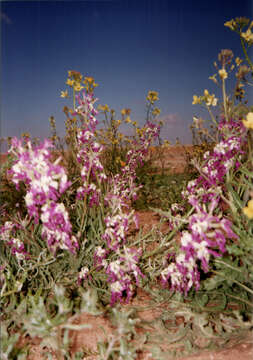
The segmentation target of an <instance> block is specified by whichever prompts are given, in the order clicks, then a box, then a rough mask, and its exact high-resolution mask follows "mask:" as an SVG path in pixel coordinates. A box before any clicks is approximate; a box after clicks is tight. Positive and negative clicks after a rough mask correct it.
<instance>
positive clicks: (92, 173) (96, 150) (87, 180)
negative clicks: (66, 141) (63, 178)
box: [74, 92, 107, 206]
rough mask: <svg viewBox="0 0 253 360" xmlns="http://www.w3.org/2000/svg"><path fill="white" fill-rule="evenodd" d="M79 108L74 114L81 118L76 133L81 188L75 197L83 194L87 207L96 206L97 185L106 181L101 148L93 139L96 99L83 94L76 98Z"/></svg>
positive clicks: (95, 122)
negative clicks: (86, 199)
mask: <svg viewBox="0 0 253 360" xmlns="http://www.w3.org/2000/svg"><path fill="white" fill-rule="evenodd" d="M77 101H78V103H79V106H78V107H77V108H76V111H75V112H74V115H75V114H78V115H79V116H80V118H81V128H80V129H79V131H78V133H77V149H78V152H77V161H78V163H79V164H80V166H81V178H82V181H83V184H82V186H80V187H79V188H78V190H77V197H78V198H79V199H83V198H84V196H85V194H86V195H87V196H89V206H93V205H94V204H95V205H98V204H99V201H100V193H101V189H100V186H99V184H98V183H100V182H101V181H104V180H106V178H107V177H106V174H105V173H104V168H103V165H102V164H101V162H100V156H101V153H102V151H103V146H102V145H101V144H99V143H98V142H97V141H96V139H95V131H96V126H97V119H96V117H95V115H96V114H97V111H96V110H95V108H94V106H93V104H94V103H95V101H96V99H93V97H92V95H90V94H87V95H86V94H85V92H83V94H82V96H80V95H79V96H77ZM97 182H98V183H97Z"/></svg>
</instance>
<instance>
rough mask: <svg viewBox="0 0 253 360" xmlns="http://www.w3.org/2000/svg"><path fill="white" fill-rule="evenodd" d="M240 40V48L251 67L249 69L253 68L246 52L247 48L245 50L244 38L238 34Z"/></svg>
mask: <svg viewBox="0 0 253 360" xmlns="http://www.w3.org/2000/svg"><path fill="white" fill-rule="evenodd" d="M240 40H241V45H242V50H243V52H244V55H245V57H246V60H247V62H248V64H249V66H250V67H251V69H252V70H253V63H252V62H251V60H250V58H249V56H248V53H247V50H246V47H245V43H244V40H243V38H242V36H241V34H240Z"/></svg>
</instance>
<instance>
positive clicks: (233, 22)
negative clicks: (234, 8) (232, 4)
mask: <svg viewBox="0 0 253 360" xmlns="http://www.w3.org/2000/svg"><path fill="white" fill-rule="evenodd" d="M224 26H227V27H229V28H230V29H231V30H234V29H235V28H236V22H235V20H234V19H232V20H230V21H227V22H225V24H224Z"/></svg>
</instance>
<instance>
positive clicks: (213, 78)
mask: <svg viewBox="0 0 253 360" xmlns="http://www.w3.org/2000/svg"><path fill="white" fill-rule="evenodd" d="M216 76H217V74H214V75H212V76H209V78H208V79H209V80H212V81H213V82H214V83H215V84H217V79H216Z"/></svg>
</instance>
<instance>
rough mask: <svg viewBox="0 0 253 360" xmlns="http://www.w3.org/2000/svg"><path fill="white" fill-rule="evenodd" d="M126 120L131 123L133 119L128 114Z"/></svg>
mask: <svg viewBox="0 0 253 360" xmlns="http://www.w3.org/2000/svg"><path fill="white" fill-rule="evenodd" d="M125 122H126V123H128V124H130V123H131V119H130V116H127V117H126V119H125Z"/></svg>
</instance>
